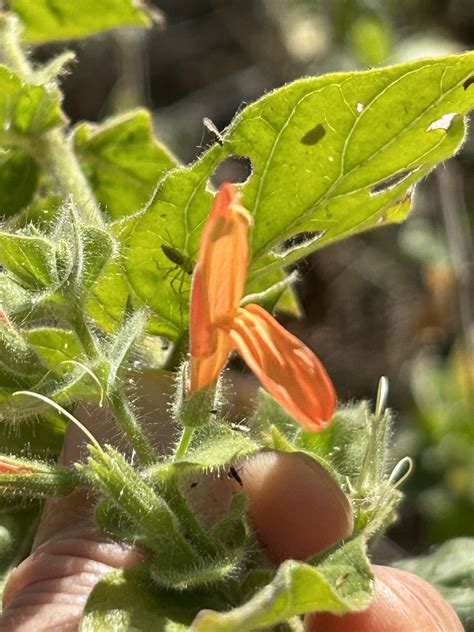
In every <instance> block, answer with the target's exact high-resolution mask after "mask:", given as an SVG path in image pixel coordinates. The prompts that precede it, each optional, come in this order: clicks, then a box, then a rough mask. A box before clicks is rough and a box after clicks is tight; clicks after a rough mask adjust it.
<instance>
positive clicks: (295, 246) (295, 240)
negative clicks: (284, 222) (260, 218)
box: [273, 230, 326, 258]
mask: <svg viewBox="0 0 474 632" xmlns="http://www.w3.org/2000/svg"><path fill="white" fill-rule="evenodd" d="M325 232H326V231H325V230H319V231H316V230H314V231H310V230H307V231H305V232H304V233H299V234H298V235H295V236H294V237H291V238H290V239H288V240H287V241H285V244H284V247H283V249H282V250H280V251H279V252H276V253H273V254H275V255H276V256H277V257H282V258H284V257H287V256H288V255H290V254H291V253H292V252H294V251H295V250H301V249H302V248H307V247H308V246H311V245H312V244H314V243H315V242H317V241H318V240H319V239H321V237H322V236H323V235H324V234H325Z"/></svg>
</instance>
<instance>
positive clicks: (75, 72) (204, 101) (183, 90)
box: [35, 0, 474, 555]
mask: <svg viewBox="0 0 474 632" xmlns="http://www.w3.org/2000/svg"><path fill="white" fill-rule="evenodd" d="M150 4H151V3H150ZM156 8H159V9H160V10H161V11H162V13H163V23H162V24H161V26H156V27H155V28H154V29H153V30H151V31H143V30H134V29H132V30H127V31H120V32H111V33H108V34H106V35H102V36H100V37H95V38H92V39H89V40H85V41H80V42H78V43H73V44H71V46H69V47H70V48H71V47H72V48H73V49H74V50H75V51H76V53H77V63H76V64H75V65H74V66H73V68H72V69H71V74H70V75H69V76H68V77H66V78H65V79H64V82H63V87H64V90H65V95H66V96H65V108H66V111H67V113H68V114H69V116H70V118H71V121H72V122H75V121H78V120H81V119H86V120H90V121H98V120H101V119H103V118H104V117H106V116H108V115H111V114H116V113H119V112H121V111H124V110H127V109H130V108H133V107H136V106H140V105H144V106H147V107H149V108H150V109H151V110H152V112H153V116H154V121H155V128H156V133H157V135H158V136H159V137H160V138H161V139H162V140H163V141H164V142H166V143H167V144H168V145H169V146H170V147H171V148H172V150H173V151H174V152H175V154H176V155H177V157H178V158H179V159H180V160H182V161H183V162H188V161H191V160H193V159H194V158H195V157H196V156H197V155H199V153H200V152H202V151H203V149H204V148H205V147H206V146H207V145H208V144H210V143H212V142H215V136H214V135H213V133H212V132H211V131H209V129H208V127H206V126H205V125H203V118H204V117H207V118H208V119H210V120H211V121H212V122H213V123H214V125H215V126H216V127H217V128H218V129H219V130H222V129H224V128H225V127H226V125H228V124H229V122H230V121H231V119H232V117H233V116H234V114H235V112H236V111H238V109H239V108H240V107H242V105H243V104H245V103H248V102H250V101H253V100H255V99H256V98H258V97H260V96H261V95H262V94H264V93H265V92H266V91H268V90H271V89H272V88H275V87H278V86H281V85H282V84H283V83H285V82H288V81H290V80H292V79H295V78H297V77H300V76H302V75H319V74H321V73H326V72H332V71H339V70H352V69H357V68H358V69H363V68H368V67H375V66H378V65H386V64H391V63H399V62H402V61H407V60H410V59H416V58H419V57H423V56H434V55H443V54H448V53H452V52H462V51H464V50H466V49H470V48H472V47H473V44H474V3H473V1H472V0H445V1H444V2H434V0H325V1H323V0H320V1H318V0H156ZM53 52H55V49H53V48H52V47H51V46H48V47H43V48H39V49H38V50H37V52H36V53H35V54H36V55H37V58H38V59H42V58H45V57H49V56H50V55H51V54H52V53H53ZM413 98H416V95H413ZM473 173H474V135H473V134H471V138H470V140H468V142H467V143H466V145H465V146H464V148H463V150H462V152H461V153H460V154H459V155H458V156H456V158H454V159H453V160H451V161H450V162H449V163H447V164H446V165H443V166H441V167H440V168H438V170H437V171H436V172H434V173H433V174H431V176H430V177H429V178H428V179H426V180H425V181H424V182H422V183H421V184H420V185H419V187H418V189H417V194H416V197H415V203H414V207H413V211H412V215H411V218H410V219H409V221H408V222H407V223H406V224H405V225H402V226H389V227H384V228H379V229H377V230H375V231H373V232H370V233H367V234H365V235H363V236H357V237H353V238H352V239H349V240H347V241H345V242H343V243H342V244H339V245H336V246H332V247H328V248H326V249H324V250H322V251H320V252H318V253H316V254H314V255H313V256H312V257H310V258H309V259H308V260H306V261H305V262H304V263H303V264H301V265H300V266H299V273H300V281H299V283H298V294H299V297H300V302H301V317H300V319H295V318H294V317H289V316H285V315H284V314H283V315H281V318H282V320H283V321H284V322H285V325H286V326H287V327H288V328H290V329H292V330H293V331H294V332H295V333H296V334H297V335H298V336H299V337H301V338H302V339H303V340H304V341H305V342H306V343H307V344H308V345H309V346H310V347H312V348H313V349H314V350H315V351H316V352H317V353H318V355H319V356H320V357H321V359H322V360H323V361H324V364H325V365H326V367H327V369H328V371H329V373H330V375H331V376H332V378H333V381H334V383H335V385H336V388H337V391H338V395H339V399H340V400H341V401H348V400H349V401H350V400H356V399H361V398H366V399H371V400H373V399H374V397H375V392H376V389H377V383H378V380H379V378H380V376H381V375H387V376H388V378H389V380H390V387H391V388H390V398H389V404H390V406H391V407H392V408H393V409H394V410H395V411H396V421H395V441H394V444H395V448H394V456H393V461H394V465H395V464H396V462H397V461H398V460H399V459H400V458H402V457H404V456H406V455H409V456H411V457H412V459H413V461H414V465H415V467H414V471H413V474H412V476H411V477H410V479H409V481H408V482H407V483H406V484H405V485H404V490H405V491H406V499H405V501H404V504H403V507H402V511H401V515H400V518H399V520H398V522H397V523H396V524H395V525H394V527H392V529H391V532H390V534H389V537H390V538H391V540H392V541H393V542H394V543H395V547H396V548H397V550H398V549H399V551H400V554H401V555H404V554H406V553H409V554H414V553H419V552H426V551H427V550H428V549H429V547H430V546H431V545H433V544H435V543H439V542H443V541H445V540H446V539H448V538H451V537H456V536H462V535H473V536H474V449H473V447H474V375H473V373H474V367H473V362H474V354H473V349H474V346H473V337H474V330H473V302H474V284H473V279H474V274H473V266H472V256H473V250H472V245H473V240H472V234H473V231H472V228H473V224H474V178H473V177H472V176H473ZM225 177H227V178H230V179H232V177H236V178H238V177H239V174H238V173H237V171H236V172H235V173H232V172H230V173H228V174H226V176H225ZM235 369H236V371H237V375H238V379H237V380H236V390H237V395H238V397H239V398H240V399H241V401H242V402H245V401H248V399H249V394H250V395H251V394H252V393H253V392H254V390H255V386H254V383H253V381H252V379H251V378H250V376H247V374H245V373H244V369H243V367H241V366H240V365H238V364H235ZM238 410H239V408H238V406H237V413H236V414H238Z"/></svg>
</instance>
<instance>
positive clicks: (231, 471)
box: [227, 465, 244, 487]
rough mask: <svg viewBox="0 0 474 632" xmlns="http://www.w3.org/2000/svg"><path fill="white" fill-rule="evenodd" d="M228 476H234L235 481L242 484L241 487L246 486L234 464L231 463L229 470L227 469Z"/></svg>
mask: <svg viewBox="0 0 474 632" xmlns="http://www.w3.org/2000/svg"><path fill="white" fill-rule="evenodd" d="M227 476H228V477H229V478H233V479H234V480H235V481H237V483H238V484H239V485H240V487H243V486H244V484H243V482H242V479H241V478H240V475H239V473H238V472H237V470H236V469H235V467H234V466H233V465H231V466H230V467H229V470H228V471H227Z"/></svg>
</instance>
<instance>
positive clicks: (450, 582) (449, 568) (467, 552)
mask: <svg viewBox="0 0 474 632" xmlns="http://www.w3.org/2000/svg"><path fill="white" fill-rule="evenodd" d="M473 550H474V538H456V539H455V540H449V541H448V542H445V543H444V544H442V545H441V546H439V547H438V548H437V549H436V550H435V551H433V552H432V553H430V554H429V555H425V556H422V557H413V558H408V559H405V560H401V561H399V562H396V564H394V566H395V567H396V568H401V569H402V570H404V571H409V572H410V573H415V575H419V576H420V577H423V579H426V580H427V581H428V582H429V583H430V584H432V585H433V586H435V588H437V589H438V590H439V591H440V593H441V594H442V595H444V596H445V597H446V599H447V600H448V601H449V602H450V604H451V605H452V606H453V608H454V609H455V610H456V612H457V614H458V616H459V618H460V619H461V621H462V622H463V623H464V624H465V625H466V629H470V625H472V624H473V623H474V557H473V555H472V551H473Z"/></svg>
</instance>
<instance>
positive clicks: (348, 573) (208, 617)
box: [190, 539, 373, 632]
mask: <svg viewBox="0 0 474 632" xmlns="http://www.w3.org/2000/svg"><path fill="white" fill-rule="evenodd" d="M372 595H373V587H372V571H371V569H370V564H369V562H368V559H367V557H366V554H365V547H364V544H363V542H362V540H360V539H356V540H353V541H351V542H349V543H347V544H346V545H344V546H341V547H339V548H337V549H336V550H335V551H332V552H329V553H327V554H326V555H323V556H322V557H321V558H320V559H318V560H315V561H314V564H309V563H303V562H296V561H295V560H287V561H286V562H284V563H283V564H282V565H281V566H280V568H279V570H278V572H277V574H276V575H275V578H274V579H273V580H272V581H271V582H270V584H268V585H267V586H265V587H264V588H263V589H262V590H260V591H259V592H258V593H257V594H255V595H254V596H253V597H252V598H251V599H250V600H249V601H248V602H247V603H245V604H244V605H242V606H240V607H238V608H235V609H234V610H230V611H228V612H212V611H207V612H206V611H204V612H202V613H200V614H199V615H198V617H197V618H196V620H195V621H194V623H193V625H192V626H191V628H190V629H191V630H192V632H246V631H247V630H256V629H261V628H268V627H270V626H273V625H275V624H277V623H280V622H282V621H286V620H288V619H290V618H292V617H294V616H298V615H301V614H306V613H308V612H321V611H324V612H333V613H336V614H344V613H346V612H357V611H359V610H363V609H365V608H367V606H368V605H369V603H370V601H371V599H372Z"/></svg>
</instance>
